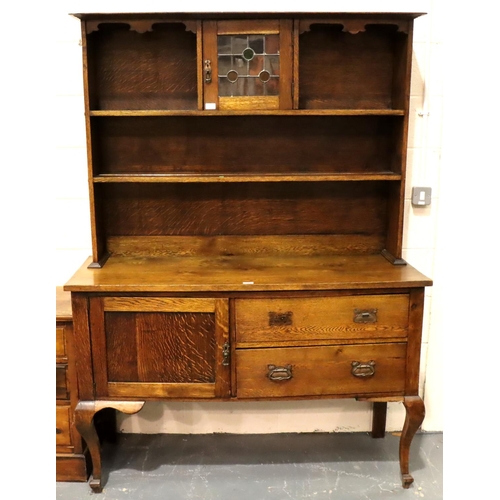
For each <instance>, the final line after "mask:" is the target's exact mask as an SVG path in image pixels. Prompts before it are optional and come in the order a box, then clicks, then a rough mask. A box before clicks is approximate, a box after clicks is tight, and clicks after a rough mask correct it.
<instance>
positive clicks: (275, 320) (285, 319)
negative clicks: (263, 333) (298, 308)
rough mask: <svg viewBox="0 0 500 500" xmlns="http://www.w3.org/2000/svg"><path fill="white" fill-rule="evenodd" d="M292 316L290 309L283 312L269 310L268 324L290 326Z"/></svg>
mask: <svg viewBox="0 0 500 500" xmlns="http://www.w3.org/2000/svg"><path fill="white" fill-rule="evenodd" d="M292 316H293V312H292V311H287V312H284V313H277V312H273V311H271V312H270V313H269V326H290V325H292V324H293V319H292Z"/></svg>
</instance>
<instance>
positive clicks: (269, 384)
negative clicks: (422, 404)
mask: <svg viewBox="0 0 500 500" xmlns="http://www.w3.org/2000/svg"><path fill="white" fill-rule="evenodd" d="M353 363H359V365H356V366H354V365H353ZM405 365H406V344H405V343H394V344H363V345H343V346H322V347H290V348H270V349H238V350H236V378H237V396H238V398H268V397H288V396H315V395H328V394H331V395H345V394H356V395H363V394H375V393H384V394H402V393H403V391H404V387H405ZM273 367H274V368H273ZM356 375H357V376H356Z"/></svg>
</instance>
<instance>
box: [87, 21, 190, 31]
mask: <svg viewBox="0 0 500 500" xmlns="http://www.w3.org/2000/svg"><path fill="white" fill-rule="evenodd" d="M113 24H114V25H122V26H124V27H125V26H128V29H129V30H130V31H136V32H137V33H141V34H142V33H146V32H147V31H154V30H155V27H158V25H162V24H183V25H184V26H185V30H186V31H191V33H194V34H196V32H197V22H196V21H194V20H188V21H186V20H179V19H169V20H164V19H139V20H133V21H132V20H129V19H113V20H110V21H108V20H100V21H99V20H98V21H94V20H92V21H86V30H87V34H90V33H92V32H93V31H99V29H102V27H103V26H106V25H107V26H110V25H113Z"/></svg>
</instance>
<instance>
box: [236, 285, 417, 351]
mask: <svg viewBox="0 0 500 500" xmlns="http://www.w3.org/2000/svg"><path fill="white" fill-rule="evenodd" d="M408 307H409V297H408V295H406V294H394V295H355V296H343V297H309V298H284V299H238V300H236V335H237V343H238V344H242V343H245V342H281V341H294V340H295V341H304V340H330V339H356V338H360V339H361V338H372V337H374V336H376V337H377V338H398V337H402V338H404V337H406V336H407V329H408Z"/></svg>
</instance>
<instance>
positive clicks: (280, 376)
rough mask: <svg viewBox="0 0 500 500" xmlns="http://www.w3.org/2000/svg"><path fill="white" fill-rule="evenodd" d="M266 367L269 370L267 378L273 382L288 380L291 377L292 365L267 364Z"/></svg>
mask: <svg viewBox="0 0 500 500" xmlns="http://www.w3.org/2000/svg"><path fill="white" fill-rule="evenodd" d="M267 369H268V370H269V373H268V374H267V378H268V379H269V380H272V381H273V382H280V381H282V380H290V379H291V378H292V377H293V374H292V365H286V366H276V365H267Z"/></svg>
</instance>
